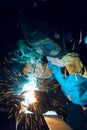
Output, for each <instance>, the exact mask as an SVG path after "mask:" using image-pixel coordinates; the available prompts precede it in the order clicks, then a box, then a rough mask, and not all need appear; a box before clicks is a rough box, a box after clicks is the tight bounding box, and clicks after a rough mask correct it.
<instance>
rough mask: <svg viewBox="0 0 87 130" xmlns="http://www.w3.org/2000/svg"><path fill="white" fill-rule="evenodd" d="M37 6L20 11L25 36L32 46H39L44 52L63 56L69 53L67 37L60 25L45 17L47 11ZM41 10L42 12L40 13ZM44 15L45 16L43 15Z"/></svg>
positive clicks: (59, 56)
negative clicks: (59, 28)
mask: <svg viewBox="0 0 87 130" xmlns="http://www.w3.org/2000/svg"><path fill="white" fill-rule="evenodd" d="M41 11H42V6H41V9H38V7H37V6H34V5H33V6H31V7H29V6H27V7H25V8H23V9H22V11H21V13H20V23H21V28H22V31H23V34H24V37H25V39H26V41H27V43H28V45H30V46H31V47H35V48H36V47H39V48H40V49H41V50H42V52H43V54H44V55H46V56H51V57H58V58H61V57H62V56H64V55H65V54H66V53H67V51H68V50H67V48H66V43H68V42H69V39H70V38H71V36H69V37H67V35H65V33H63V31H61V30H58V26H57V25H56V24H54V23H52V22H51V20H48V21H47V19H46V18H45V13H43V11H42V12H41ZM39 12H40V13H39ZM42 16H43V17H42ZM69 49H70V48H69Z"/></svg>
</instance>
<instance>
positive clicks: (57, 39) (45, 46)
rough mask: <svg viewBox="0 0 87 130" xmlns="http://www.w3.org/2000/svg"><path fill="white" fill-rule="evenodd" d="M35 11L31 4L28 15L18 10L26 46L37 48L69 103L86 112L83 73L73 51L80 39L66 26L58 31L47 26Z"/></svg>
mask: <svg viewBox="0 0 87 130" xmlns="http://www.w3.org/2000/svg"><path fill="white" fill-rule="evenodd" d="M39 9H40V10H41V9H42V6H40V5H39V8H38V4H33V5H32V7H31V9H30V10H31V11H30V10H29V8H28V7H26V8H25V9H23V10H21V27H22V30H23V34H24V37H25V39H26V41H27V44H28V45H29V46H31V47H34V48H36V47H38V48H39V50H40V53H43V54H44V56H45V57H46V59H47V61H48V65H49V68H50V69H51V70H52V71H53V73H54V78H56V80H57V81H58V83H59V84H60V85H61V90H62V92H63V93H64V95H65V96H66V97H67V98H68V99H69V101H70V102H72V103H74V104H76V105H79V106H81V107H85V108H86V106H87V70H86V66H85V65H84V63H83V62H82V60H81V58H80V55H79V54H80V53H78V51H77V50H78V49H76V47H77V48H78V46H79V45H77V44H81V42H82V39H81V37H80V40H79V41H80V42H79V41H78V42H77V39H76V40H75V39H74V37H73V33H72V31H71V30H70V28H68V26H66V27H65V28H61V29H60V25H58V24H59V23H58V24H57V25H58V26H57V25H55V23H54V22H50V23H49V21H50V20H51V19H50V20H49V21H48V22H47V21H46V19H44V18H43V14H42V15H40V14H41V12H40V10H39ZM27 12H28V13H27ZM31 12H32V13H31ZM39 12H40V13H39ZM38 13H39V15H38ZM29 16H30V17H29ZM37 16H38V17H37ZM38 18H40V19H39V20H38ZM53 23H54V24H53ZM50 79H51V78H50Z"/></svg>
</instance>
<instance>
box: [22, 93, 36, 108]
mask: <svg viewBox="0 0 87 130" xmlns="http://www.w3.org/2000/svg"><path fill="white" fill-rule="evenodd" d="M23 97H24V98H25V100H24V101H23V104H24V106H26V107H28V106H29V104H32V103H33V102H36V98H35V96H34V91H26V92H24V93H23Z"/></svg>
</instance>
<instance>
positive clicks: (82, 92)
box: [48, 62, 87, 106]
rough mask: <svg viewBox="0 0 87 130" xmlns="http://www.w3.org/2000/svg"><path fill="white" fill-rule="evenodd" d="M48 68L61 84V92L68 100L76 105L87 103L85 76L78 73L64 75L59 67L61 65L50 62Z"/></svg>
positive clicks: (86, 80) (86, 81) (86, 79)
mask: <svg viewBox="0 0 87 130" xmlns="http://www.w3.org/2000/svg"><path fill="white" fill-rule="evenodd" d="M48 65H49V68H50V69H51V70H52V71H53V73H54V76H55V78H56V80H57V81H58V82H59V84H60V85H61V86H62V92H63V93H64V95H65V96H66V97H67V98H68V97H70V100H71V101H72V102H73V103H75V104H78V105H81V106H86V105H87V78H85V77H83V76H81V75H79V74H73V75H67V76H66V77H65V76H64V73H62V71H61V69H62V68H63V67H60V66H55V65H53V64H52V63H51V62H48Z"/></svg>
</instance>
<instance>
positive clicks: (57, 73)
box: [48, 62, 65, 85]
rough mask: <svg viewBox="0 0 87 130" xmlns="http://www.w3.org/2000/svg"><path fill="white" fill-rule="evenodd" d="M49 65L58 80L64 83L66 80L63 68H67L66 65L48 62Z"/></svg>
mask: <svg viewBox="0 0 87 130" xmlns="http://www.w3.org/2000/svg"><path fill="white" fill-rule="evenodd" d="M48 66H49V68H50V69H51V70H52V71H53V73H54V75H55V78H56V79H57V81H58V82H59V83H60V84H61V85H62V84H63V83H64V82H65V78H64V73H62V71H61V70H62V69H65V67H63V66H56V65H53V64H52V63H51V62H48Z"/></svg>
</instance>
